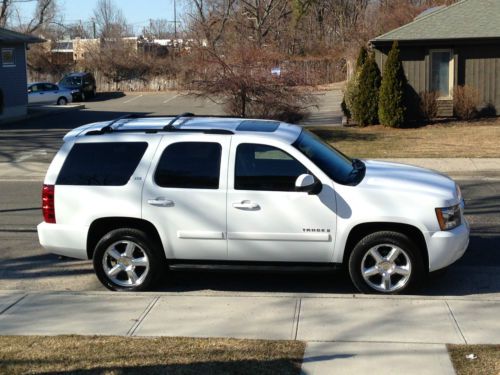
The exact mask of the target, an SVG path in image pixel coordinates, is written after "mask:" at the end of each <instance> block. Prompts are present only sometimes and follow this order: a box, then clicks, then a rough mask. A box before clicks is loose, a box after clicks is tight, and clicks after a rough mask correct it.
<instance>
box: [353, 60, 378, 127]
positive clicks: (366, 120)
mask: <svg viewBox="0 0 500 375" xmlns="http://www.w3.org/2000/svg"><path fill="white" fill-rule="evenodd" d="M380 81H381V77H380V70H379V68H378V66H377V63H376V62H375V57H374V56H373V54H372V55H370V56H369V57H368V59H367V60H366V62H365V64H364V65H363V68H362V69H361V72H360V74H359V87H358V95H357V96H356V97H355V98H354V103H353V108H352V115H353V118H354V120H355V121H356V122H357V123H358V125H360V126H366V125H374V124H376V123H377V121H378V100H379V99H378V97H379V89H380Z"/></svg>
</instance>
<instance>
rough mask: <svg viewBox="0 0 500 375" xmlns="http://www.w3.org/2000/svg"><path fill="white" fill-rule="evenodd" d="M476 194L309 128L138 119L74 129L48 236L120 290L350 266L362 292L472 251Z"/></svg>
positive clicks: (414, 279)
mask: <svg viewBox="0 0 500 375" xmlns="http://www.w3.org/2000/svg"><path fill="white" fill-rule="evenodd" d="M463 202H464V201H463V198H462V195H461V192H460V189H459V187H458V185H457V184H456V183H455V182H454V181H453V180H452V179H450V178H449V177H447V176H445V175H442V174H439V173H436V172H434V171H431V170H428V169H423V168H418V167H413V166H408V165H403V164H395V163H387V162H380V161H371V160H363V161H362V160H357V159H350V158H348V157H346V156H345V155H343V154H342V153H340V152H339V151H337V150H336V149H335V148H333V147H331V146H330V145H328V144H326V143H325V142H323V141H322V140H321V139H319V138H318V137H316V136H315V135H314V134H312V133H310V132H309V131H308V130H305V129H303V128H302V127H299V126H295V125H290V124H286V123H280V122H277V121H266V120H247V119H241V118H210V117H196V116H194V115H192V114H183V115H180V116H177V117H174V118H172V117H168V118H136V117H133V116H131V117H129V118H121V119H117V120H115V121H111V122H101V123H94V124H89V125H85V126H82V127H79V128H76V129H74V130H72V131H70V132H69V133H68V134H67V135H66V136H65V137H64V144H63V146H62V147H61V149H60V151H59V152H58V153H57V155H56V156H55V158H54V160H53V161H52V163H51V165H50V167H49V169H48V172H47V175H46V177H45V181H44V187H43V214H44V222H43V223H41V224H39V226H38V235H39V239H40V243H41V245H42V246H43V247H44V248H45V249H47V250H48V251H50V252H53V253H56V254H60V255H64V256H68V257H73V258H78V259H93V264H94V268H95V272H96V274H97V277H98V278H99V280H100V281H101V282H102V283H103V284H104V285H105V286H106V287H107V288H109V289H112V290H129V291H137V290H145V289H149V288H151V287H152V286H153V284H154V283H155V281H156V280H158V278H159V276H161V275H162V274H163V273H164V272H167V271H168V270H179V269H187V268H191V269H200V268H201V269H206V268H216V269H217V268H223V269H228V268H231V269H236V270H238V269H242V268H246V269H266V270H269V269H289V270H298V269H299V270H316V269H317V270H333V269H338V268H340V267H347V268H348V270H349V273H350V276H351V279H352V281H353V283H354V285H355V286H356V287H357V288H358V289H359V290H360V291H361V292H365V293H382V294H394V293H410V292H411V291H414V290H416V288H417V287H418V286H419V285H420V284H421V282H422V281H423V280H424V279H425V277H426V275H427V274H428V273H429V272H431V271H436V270H439V269H442V268H444V267H447V266H449V265H450V264H452V263H453V262H455V261H456V260H457V259H459V258H460V257H461V256H462V255H463V254H464V252H465V251H466V249H467V246H468V243H469V225H468V223H467V221H466V219H465V218H464V216H463V210H464V204H463Z"/></svg>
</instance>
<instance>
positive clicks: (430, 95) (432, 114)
mask: <svg viewBox="0 0 500 375" xmlns="http://www.w3.org/2000/svg"><path fill="white" fill-rule="evenodd" d="M419 96H420V114H421V116H422V118H423V119H424V120H432V119H433V118H436V117H437V113H438V103H437V98H438V93H437V92H435V91H423V92H421V93H420V94H419Z"/></svg>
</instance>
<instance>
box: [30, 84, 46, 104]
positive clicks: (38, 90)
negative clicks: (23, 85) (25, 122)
mask: <svg viewBox="0 0 500 375" xmlns="http://www.w3.org/2000/svg"><path fill="white" fill-rule="evenodd" d="M44 98H45V92H44V91H43V86H42V84H39V83H37V84H35V85H31V86H30V87H29V88H28V103H29V104H41V103H43V101H44Z"/></svg>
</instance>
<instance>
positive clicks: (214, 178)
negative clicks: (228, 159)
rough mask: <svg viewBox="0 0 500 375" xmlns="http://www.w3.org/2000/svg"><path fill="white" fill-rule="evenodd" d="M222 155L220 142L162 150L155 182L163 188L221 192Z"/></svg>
mask: <svg viewBox="0 0 500 375" xmlns="http://www.w3.org/2000/svg"><path fill="white" fill-rule="evenodd" d="M221 152H222V147H221V145H220V144H219V143H210V142H179V143H174V144H172V145H170V146H168V147H167V148H166V149H165V151H163V154H162V156H161V158H160V161H159V163H158V167H157V169H156V173H155V182H156V183H157V184H158V185H159V186H161V187H172V188H186V189H218V188H219V174H220V159H221Z"/></svg>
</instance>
